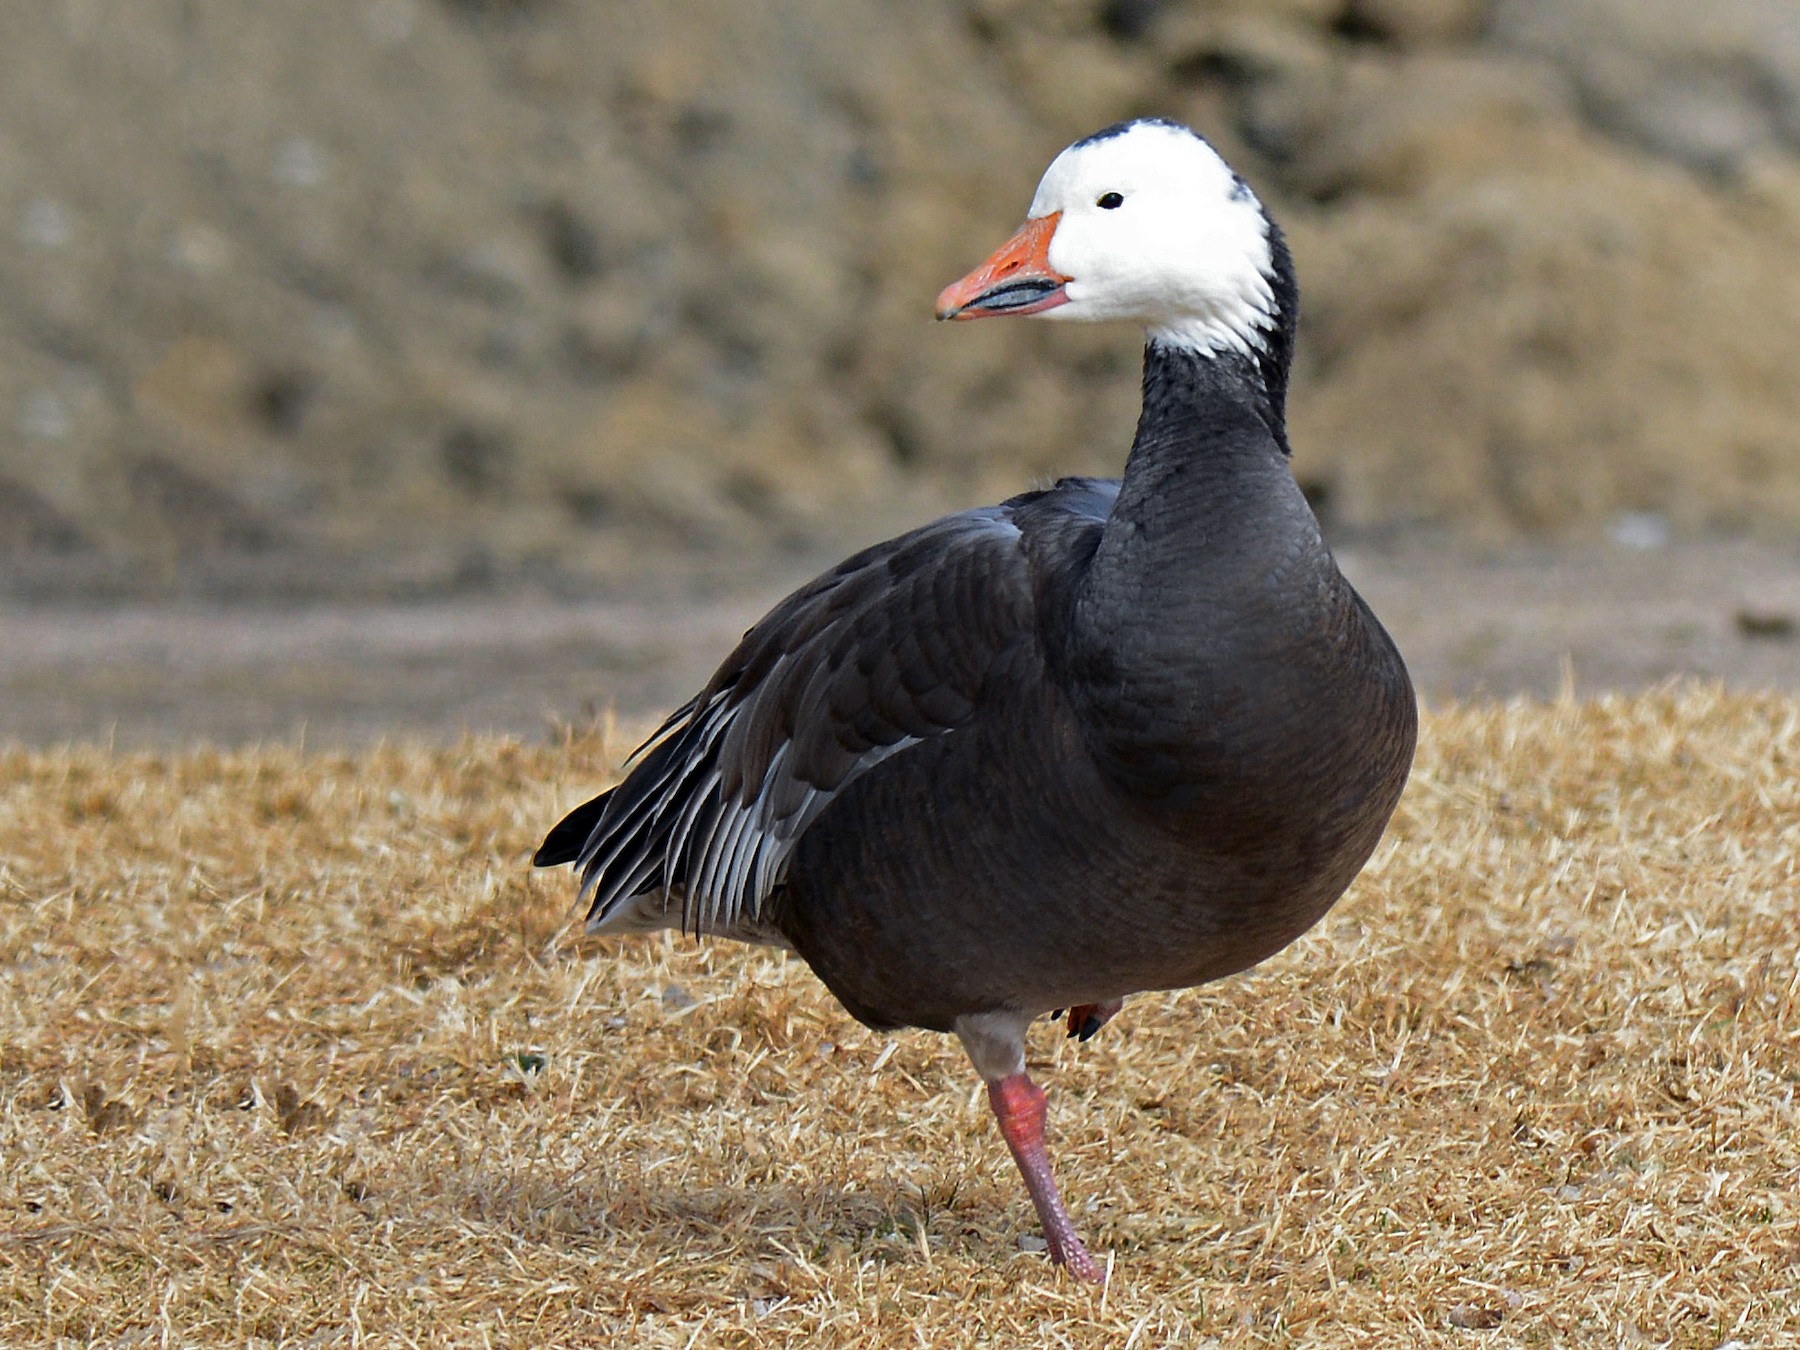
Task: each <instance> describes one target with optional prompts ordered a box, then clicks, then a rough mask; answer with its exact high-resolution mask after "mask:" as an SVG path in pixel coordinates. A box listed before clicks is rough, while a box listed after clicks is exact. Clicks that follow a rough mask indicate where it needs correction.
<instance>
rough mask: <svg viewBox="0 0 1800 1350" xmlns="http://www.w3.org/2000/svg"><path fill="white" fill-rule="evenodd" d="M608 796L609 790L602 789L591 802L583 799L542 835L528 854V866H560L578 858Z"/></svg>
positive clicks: (598, 820) (609, 794)
mask: <svg viewBox="0 0 1800 1350" xmlns="http://www.w3.org/2000/svg"><path fill="white" fill-rule="evenodd" d="M611 795H612V794H611V793H610V792H602V793H601V794H600V795H599V796H598V797H596V798H594V800H593V801H591V802H583V803H582V804H581V805H580V806H578V807H576V808H575V809H574V810H573V811H571V812H569V814H568V815H566V816H564V817H563V818H562V819H561V820H560V821H558V822H557V824H556V828H555V829H553V830H551V831H550V833H549V834H547V835H545V836H544V842H543V843H541V844H539V845H538V851H537V852H536V853H534V854H532V855H531V865H532V866H533V867H560V866H561V865H562V864H563V863H572V862H574V861H575V860H576V859H577V858H579V857H580V856H581V850H582V849H583V848H584V847H586V845H587V841H588V839H589V837H590V836H591V835H592V834H593V833H594V826H596V825H597V824H599V823H600V813H601V812H602V811H604V810H605V809H606V799H607V798H608V797H610V796H611Z"/></svg>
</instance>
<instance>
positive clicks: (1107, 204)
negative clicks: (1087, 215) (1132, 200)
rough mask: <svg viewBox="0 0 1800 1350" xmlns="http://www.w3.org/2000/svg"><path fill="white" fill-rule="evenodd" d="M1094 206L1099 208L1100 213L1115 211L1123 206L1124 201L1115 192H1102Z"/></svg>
mask: <svg viewBox="0 0 1800 1350" xmlns="http://www.w3.org/2000/svg"><path fill="white" fill-rule="evenodd" d="M1094 205H1095V206H1097V207H1099V208H1100V209H1101V210H1102V211H1117V210H1118V209H1119V208H1120V207H1121V206H1123V205H1125V199H1124V198H1123V197H1121V196H1120V195H1119V194H1118V193H1116V192H1103V193H1101V194H1100V198H1099V200H1098V201H1096V202H1095V203H1094Z"/></svg>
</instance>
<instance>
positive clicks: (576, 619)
mask: <svg viewBox="0 0 1800 1350" xmlns="http://www.w3.org/2000/svg"><path fill="white" fill-rule="evenodd" d="M887 528H888V529H892V528H897V526H895V525H894V524H893V523H892V522H890V523H889V526H888V527H887ZM867 537H868V538H874V537H876V535H874V534H871V535H869V536H867ZM855 542H866V540H865V541H849V542H848V543H847V544H846V547H849V546H851V544H853V543H855ZM1339 553H1340V555H1341V558H1342V561H1343V563H1344V567H1345V569H1346V571H1347V572H1349V574H1350V576H1351V577H1352V579H1353V580H1354V581H1356V583H1357V584H1358V585H1359V586H1360V587H1361V588H1362V590H1363V591H1364V593H1365V594H1366V595H1367V596H1368V598H1369V600H1370V601H1371V603H1372V604H1373V605H1374V607H1375V610H1376V612H1377V613H1378V614H1379V615H1381V617H1382V619H1383V620H1384V621H1385V622H1386V623H1387V624H1388V626H1389V627H1390V628H1391V629H1392V631H1393V633H1394V636H1395V638H1396V639H1397V640H1398V642H1399V644H1400V648H1401V650H1402V651H1403V652H1404V653H1405V655H1406V658H1407V662H1408V664H1409V666H1410V667H1411V669H1412V671H1413V675H1414V678H1415V681H1416V682H1417V683H1418V685H1419V687H1420V690H1421V691H1422V693H1423V694H1424V696H1425V697H1426V698H1427V699H1428V700H1442V699H1446V698H1468V697H1475V696H1490V697H1497V698H1504V697H1508V696H1511V695H1514V694H1521V693H1524V694H1534V695H1537V696H1540V697H1541V696H1547V695H1550V694H1554V693H1556V692H1558V691H1559V690H1561V689H1562V688H1563V687H1564V685H1565V684H1566V683H1569V682H1572V683H1573V686H1574V688H1575V689H1576V690H1577V691H1579V692H1588V693H1596V692H1600V691H1603V690H1634V689H1642V688H1646V687H1649V686H1651V685H1654V684H1656V683H1658V682H1660V681H1663V680H1667V679H1670V678H1672V677H1675V676H1678V675H1683V674H1690V675H1701V676H1708V677H1716V678H1719V679H1723V680H1725V681H1726V682H1727V683H1728V684H1730V685H1731V686H1733V687H1735V688H1743V689H1752V688H1793V687H1795V685H1796V684H1800V545H1796V544H1795V543H1794V542H1792V541H1780V540H1769V539H1765V540H1761V541H1758V540H1755V539H1737V540H1710V541H1708V540H1685V541H1669V542H1665V543H1663V544H1661V545H1660V546H1658V547H1655V548H1649V549H1644V548H1633V547H1626V546H1620V545H1617V544H1593V545H1569V544H1564V545H1561V546H1557V547H1553V546H1550V545H1548V544H1538V545H1514V546H1509V547H1506V548H1502V549H1490V550H1476V549H1472V548H1470V547H1468V546H1466V545H1461V544H1458V543H1457V542H1456V541H1455V540H1451V539H1444V538H1426V537H1420V536H1414V537H1411V538H1410V539H1407V540H1405V541H1404V542H1392V543H1388V544H1385V545H1381V544H1376V543H1373V542H1365V543H1351V544H1349V545H1347V546H1343V547H1340V549H1339ZM835 561H836V555H829V556H828V555H823V554H819V555H810V554H809V555H805V556H801V557H786V558H781V559H776V560H769V559H761V560H754V561H752V562H751V563H750V564H749V565H748V566H746V567H745V568H744V569H742V571H741V573H740V575H739V576H738V577H737V578H736V579H735V580H734V581H733V582H732V583H731V584H729V585H727V584H724V583H721V582H720V581H719V579H718V578H717V576H716V575H715V576H713V577H712V579H711V580H710V581H705V580H703V579H702V580H696V578H695V577H694V576H693V575H687V576H682V575H671V576H669V577H666V578H664V579H663V580H662V581H661V582H659V583H655V584H651V583H647V582H646V581H645V580H643V579H638V578H633V579H632V580H631V581H630V582H629V583H628V584H627V585H623V586H618V587H615V588H613V589H611V590H610V591H609V590H606V589H604V588H601V589H599V590H598V594H597V596H596V598H592V599H586V600H581V599H574V598H571V597H570V596H567V595H564V596H561V597H557V596H550V595H542V594H519V593H513V594H501V595H491V594H490V595H485V596H484V595H473V596H465V597H462V598H450V599H441V600H436V601H432V602H428V603H426V602H414V603H386V604H354V603H348V604H346V603H338V604H332V605H324V604H321V605H314V606H303V605H295V604H292V603H289V604H285V605H276V604H269V603H263V604H236V605H219V604H210V605H202V604H198V603H188V604H175V603H159V604H139V605H130V606H125V607H122V608H121V607H96V606H93V605H66V604H65V605H49V606H45V605H39V606H32V607H22V606H14V607H10V608H8V607H5V606H4V605H0V632H4V633H5V634H7V635H8V639H9V640H8V641H6V642H4V643H0V742H4V741H5V740H7V739H11V740H15V741H22V742H24V743H26V744H34V745H47V744H54V743H56V742H58V741H63V740H86V741H106V742H109V743H111V744H114V745H119V746H160V745H168V744H171V743H173V744H180V743H182V742H184V741H186V740H189V739H191V738H196V737H198V738H204V739H207V740H211V741H214V742H218V743H223V744H242V743H245V742H249V741H262V740H271V739H292V738H295V737H303V738H304V740H305V742H306V743H307V744H309V745H314V746H320V747H326V746H338V747H343V746H355V745H366V744H368V743H370V742H373V741H377V740H380V739H382V738H384V737H391V736H406V735H418V736H428V737H433V738H439V739H441V738H443V737H446V736H454V735H456V734H458V733H459V732H463V731H468V732H475V733H504V734H510V735H516V736H524V737H527V738H533V737H539V736H542V735H543V734H544V732H545V730H546V729H547V728H549V727H551V726H553V725H555V724H557V723H567V722H579V721H583V720H586V719H590V718H592V717H594V716H597V715H604V714H606V713H607V712H609V711H610V712H613V713H616V714H617V715H618V716H620V717H622V718H624V719H625V720H626V721H628V722H629V721H641V720H643V719H646V718H650V717H654V716H659V715H660V714H662V713H664V712H666V711H667V710H668V709H669V708H671V707H673V706H675V705H676V704H677V703H679V702H680V701H681V700H682V699H684V698H686V697H687V696H688V695H689V694H691V693H692V692H693V691H694V690H695V689H697V688H698V687H699V686H700V684H701V683H702V682H703V681H704V680H705V678H706V677H707V676H708V675H709V674H711V672H712V670H713V668H714V667H715V666H716V665H717V664H718V663H719V661H720V660H721V659H722V658H723V657H724V655H725V653H726V652H727V651H729V650H730V648H731V645H732V643H733V642H735V641H736V639H737V636H738V635H739V634H740V633H741V632H742V631H743V630H744V629H745V628H746V627H748V626H749V625H750V624H751V623H753V622H755V620H756V619H757V618H758V617H759V616H760V615H761V614H762V613H764V612H765V611H766V610H767V609H768V607H769V606H770V605H771V604H773V603H774V601H775V600H777V599H778V598H779V597H780V596H781V595H783V594H784V593H785V592H786V591H787V590H788V589H789V588H790V587H792V586H794V585H796V584H798V583H799V582H800V581H802V580H804V579H805V578H806V577H807V576H810V575H812V574H813V573H814V572H816V571H818V570H821V569H822V568H824V567H825V566H826V565H828V564H829V563H832V562H835Z"/></svg>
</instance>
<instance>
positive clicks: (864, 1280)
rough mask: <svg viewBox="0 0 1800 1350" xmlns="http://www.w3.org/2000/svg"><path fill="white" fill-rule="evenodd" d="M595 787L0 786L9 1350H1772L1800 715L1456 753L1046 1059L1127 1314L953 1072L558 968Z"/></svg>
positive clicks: (401, 759)
mask: <svg viewBox="0 0 1800 1350" xmlns="http://www.w3.org/2000/svg"><path fill="white" fill-rule="evenodd" d="M623 744H624V741H623V739H615V740H613V741H606V740H604V739H602V738H601V737H599V736H597V735H592V734H590V735H584V736H581V737H578V738H576V739H574V740H571V741H568V742H565V743H550V744H546V743H543V742H538V743H535V744H521V743H518V742H512V741H504V740H495V739H484V740H474V741H467V742H464V743H463V744H461V745H459V746H456V747H454V748H450V749H423V748H415V747H409V746H406V745H388V746H384V747H379V748H371V749H364V750H361V751H358V752H356V753H354V754H338V753H321V752H304V753H303V752H300V751H298V750H295V749H293V748H291V747H285V746H279V745H276V746H264V747H261V748H255V749H249V750H244V751H238V752H218V751H211V750H195V751H183V752H179V753H168V752H156V753H144V754H122V753H115V752H108V751H105V750H102V749H96V748H92V747H80V748H75V749H67V750H52V751H41V752H40V751H25V750H12V751H9V752H4V753H0V970H3V971H4V972H5V977H4V979H0V1216H4V1217H3V1219H0V1342H4V1343H6V1344H24V1343H43V1342H56V1343H59V1344H66V1345H84V1344H200V1343H233V1344H264V1345H322V1344H329V1345H340V1344H344V1345H357V1344H364V1345H378V1344H379V1345H403V1344H417V1345H424V1344H432V1345H506V1344H517V1345H546V1344H555V1345H564V1346H583V1345H591V1346H618V1345H627V1344H629V1345H643V1346H669V1347H700V1346H715V1345H716V1346H753V1345H754V1346H782V1345H792V1346H833V1345H843V1346H849V1345H856V1346H870V1347H898V1346H908V1347H911V1346H917V1345H932V1346H940V1345H941V1346H950V1345H992V1346H1018V1345H1028V1344H1029V1345H1067V1346H1102V1345H1104V1346H1131V1347H1151V1346H1165V1345H1177V1346H1211V1345H1231V1346H1237V1345H1320V1346H1372V1347H1373V1346H1381V1347H1388V1346H1393V1345H1396V1344H1407V1345H1427V1346H1429V1345H1467V1344H1476V1343H1479V1344H1481V1345H1483V1346H1514V1345H1519V1346H1533V1345H1541V1346H1584V1347H1585V1346H1594V1345H1604V1346H1612V1345H1630V1346H1636V1345H1646V1344H1650V1345H1668V1346H1672V1347H1679V1348H1682V1350H1686V1348H1689V1347H1692V1348H1695V1350H1721V1348H1722V1347H1727V1346H1735V1347H1746V1346H1764V1345H1771V1346H1772V1345H1782V1344H1793V1343H1795V1342H1796V1341H1800V1320H1797V1318H1800V1314H1797V1312H1796V1310H1797V1309H1800V1205H1797V1204H1796V1200H1795V1196H1796V1194H1800V1188H1797V1187H1796V1184H1795V1182H1796V1176H1797V1175H1800V1145H1797V1143H1796V1141H1797V1140H1800V1131H1797V1130H1796V1128H1795V1119H1794V1100H1795V1088H1796V1084H1797V1082H1800V1078H1797V1076H1796V1075H1797V1069H1796V1066H1797V1065H1800V963H1797V961H1800V957H1797V953H1800V914H1797V912H1796V910H1795V907H1794V905H1793V896H1794V895H1795V893H1796V889H1797V885H1800V862H1797V858H1800V847H1797V846H1800V836H1797V835H1796V826H1795V821H1796V820H1797V819H1800V773H1797V772H1796V769H1797V767H1800V704H1797V703H1796V702H1795V701H1794V699H1793V698H1792V697H1789V696H1785V695H1774V694H1762V695H1732V694H1727V693H1724V692H1721V691H1720V690H1719V689H1717V688H1715V687H1711V686H1703V685H1683V686H1680V687H1676V688H1671V689H1664V690H1662V691H1659V692H1654V693H1651V694H1645V695H1638V696H1635V697H1630V698H1600V699H1593V700H1588V701H1573V700H1556V701H1551V702H1516V701H1515V702H1512V703H1508V704H1504V705H1497V704H1487V705H1480V706H1454V707H1446V708H1439V709H1438V710H1436V711H1433V712H1429V713H1428V715H1427V717H1426V719H1425V723H1424V727H1423V737H1422V749H1421V757H1420V762H1419V765H1418V769H1417V772H1416V773H1415V774H1414V777H1413V780H1412V783H1411V786H1410V788H1409V790H1408V792H1407V795H1406V798H1405V800H1404V801H1403V802H1402V804H1401V807H1400V811H1399V814H1398V815H1397V817H1396V820H1395V823H1394V827H1393V829H1392V831H1391V832H1390V835H1389V837H1388V839H1387V841H1386V842H1385V843H1384V845H1383V846H1382V848H1381V850H1380V851H1379V853H1378V854H1377V856H1376V858H1375V860H1374V861H1373V863H1372V864H1371V866H1370V868H1369V869H1368V871H1367V872H1366V873H1365V874H1364V876H1363V877H1362V878H1361V879H1360V880H1359V881H1358V882H1357V884H1356V885H1355V886H1354V887H1353V889H1352V891H1351V893H1350V894H1349V896H1347V897H1346V898H1345V900H1344V901H1343V902H1342V903H1341V904H1340V905H1339V906H1338V907H1337V909H1335V910H1334V911H1333V912H1332V913H1331V914H1330V915H1329V916H1327V918H1326V919H1325V921H1324V922H1323V923H1322V924H1321V925H1320V926H1319V927H1318V928H1317V929H1316V930H1314V932H1312V933H1311V934H1309V935H1308V936H1307V937H1305V938H1304V939H1302V940H1301V941H1300V942H1298V943H1297V944H1295V945H1294V946H1293V947H1292V948H1290V949H1289V950H1288V951H1286V952H1284V953H1282V954H1281V955H1280V956H1278V957H1276V958H1275V959H1273V960H1271V961H1269V962H1267V963H1265V965H1263V966H1262V967H1261V968H1259V969H1258V970H1256V971H1255V972H1253V973H1251V974H1249V975H1247V976H1243V977H1239V978H1234V979H1231V980H1227V981H1224V982H1221V983H1219V984H1216V985H1213V986H1210V987H1208V988H1205V989H1202V990H1196V991H1189V992H1185V993H1175V994H1151V995H1145V996H1142V997H1139V998H1137V999H1134V1000H1132V1001H1131V1002H1130V1003H1129V1004H1128V1006H1127V1008H1126V1011H1125V1012H1124V1014H1122V1015H1121V1016H1120V1017H1119V1018H1118V1019H1116V1020H1115V1021H1114V1022H1113V1023H1112V1024H1111V1025H1109V1026H1108V1027H1107V1028H1106V1029H1105V1031H1104V1032H1102V1033H1101V1035H1100V1036H1099V1037H1098V1038H1096V1040H1094V1041H1093V1042H1091V1043H1088V1044H1086V1045H1077V1044H1076V1043H1073V1042H1069V1041H1066V1040H1064V1039H1062V1038H1061V1037H1060V1036H1059V1035H1058V1034H1057V1031H1056V1029H1055V1028H1054V1027H1051V1026H1049V1025H1048V1024H1046V1025H1045V1026H1044V1027H1042V1028H1041V1029H1040V1030H1039V1032H1038V1035H1037V1037H1036V1039H1035V1040H1034V1042H1033V1045H1032V1053H1031V1059H1032V1068H1033V1072H1034V1073H1035V1074H1037V1075H1038V1076H1039V1077H1040V1078H1041V1079H1042V1081H1044V1082H1045V1084H1046V1085H1047V1087H1048V1088H1049V1091H1050V1093H1051V1128H1052V1148H1053V1153H1054V1158H1055V1161H1056V1166H1057V1170H1058V1174H1059V1176H1060V1178H1061V1181H1062V1184H1063V1187H1064V1191H1065V1193H1066V1195H1067V1196H1068V1197H1069V1198H1070V1201H1071V1207H1072V1210H1073V1212H1074V1214H1075V1215H1076V1217H1077V1219H1078V1221H1079V1222H1080V1223H1081V1224H1082V1225H1083V1227H1084V1228H1085V1230H1086V1232H1087V1234H1088V1236H1089V1238H1090V1240H1091V1243H1092V1245H1093V1246H1094V1247H1095V1249H1096V1250H1097V1251H1100V1252H1102V1253H1104V1254H1105V1259H1106V1260H1107V1261H1108V1262H1109V1263H1110V1269H1111V1278H1110V1281H1109V1283H1108V1284H1107V1285H1106V1287H1105V1288H1103V1289H1089V1288H1085V1287H1077V1286H1075V1285H1073V1284H1071V1283H1070V1282H1068V1281H1067V1280H1065V1279H1063V1278H1062V1277H1060V1276H1059V1275H1058V1274H1057V1273H1056V1272H1055V1271H1054V1270H1052V1269H1051V1268H1050V1267H1049V1266H1048V1265H1047V1263H1046V1262H1045V1260H1044V1257H1043V1255H1042V1253H1041V1250H1040V1249H1039V1247H1038V1244H1037V1243H1036V1241H1035V1240H1034V1239H1035V1233H1034V1223H1033V1218H1032V1213H1031V1209H1030V1206H1029V1204H1028V1202H1027V1201H1026V1199H1025V1197H1024V1194H1023V1191H1022V1189H1021V1187H1020V1186H1019V1184H1018V1182H1017V1179H1016V1177H1015V1176H1014V1174H1013V1172H1012V1169H1011V1166H1010V1164H1009V1163H1008V1161H1007V1159H1006V1156H1005V1151H1004V1148H1003V1146H1002V1144H1001V1142H1000V1140H999V1138H998V1135H997V1133H996V1131H995V1130H994V1128H993V1125H992V1122H991V1121H990V1120H989V1119H988V1118H987V1114H986V1110H985V1107H984V1105H983V1104H982V1102H981V1093H980V1090H979V1087H978V1085H977V1083H976V1082H975V1080H974V1079H973V1076H972V1074H971V1073H970V1071H969V1069H968V1067H967V1065H966V1064H965V1063H964V1062H963V1060H962V1058H961V1056H960V1054H959V1052H957V1050H956V1049H955V1048H954V1046H953V1045H951V1044H950V1043H948V1042H947V1040H946V1039H945V1038H942V1037H938V1036H934V1035H930V1034H926V1033H917V1032H912V1033H900V1034H896V1035H893V1036H888V1035H883V1034H875V1033H871V1032H869V1031H867V1030H865V1029H863V1028H860V1027H858V1026H857V1025H856V1024H855V1023H853V1022H851V1021H850V1020H849V1019H848V1018H847V1017H846V1016H845V1015H844V1014H843V1012H842V1011H841V1010H840V1009H839V1008H838V1007H837V1006H836V1005H835V1004H834V1003H833V1002H832V1001H831V999H830V998H829V996H828V995H826V994H825V992H824V991H823V990H822V989H821V987H820V986H819V985H818V983H817V982H816V981H815V980H814V979H813V978H812V977H811V975H810V974H809V973H808V972H807V971H806V970H805V968H804V967H803V966H802V965H801V964H800V963H798V962H797V961H795V960H792V959H791V958H783V957H782V956H780V955H775V954H769V953H763V952H758V951H747V950H743V949H737V948H732V947H729V946H726V945H703V946H696V945H695V944H693V943H691V942H688V941H683V940H676V939H666V940H662V941H638V942H631V943H615V942H607V943H601V942H597V941H595V940H592V939H586V938H583V937H580V936H578V933H577V930H576V929H575V928H573V927H572V926H570V924H569V922H568V920H569V918H570V915H569V909H568V906H569V901H570V899H571V890H572V887H571V884H570V881H569V879H568V877H567V876H566V875H564V874H561V873H557V874H551V875H545V874H534V873H532V872H531V871H530V870H529V869H528V868H527V866H526V857H527V854H528V852H529V850H530V848H531V846H532V844H533V843H534V842H535V839H536V838H537V836H538V834H539V833H540V832H541V830H542V829H543V828H544V826H545V825H546V824H547V823H549V822H551V821H553V820H554V819H555V818H556V817H557V814H558V812H559V811H561V810H562V809H564V808H565V807H567V806H568V805H570V804H571V803H572V802H573V800H574V799H575V798H574V794H576V793H577V792H581V791H586V790H588V789H590V788H592V787H593V786H595V785H597V784H599V783H601V782H602V781H603V780H604V779H605V777H606V775H607V773H608V771H609V768H610V766H611V765H612V764H613V763H614V761H615V760H616V758H617V756H618V754H619V752H620V750H621V749H622V746H623ZM1482 1329H1485V1330H1482Z"/></svg>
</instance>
